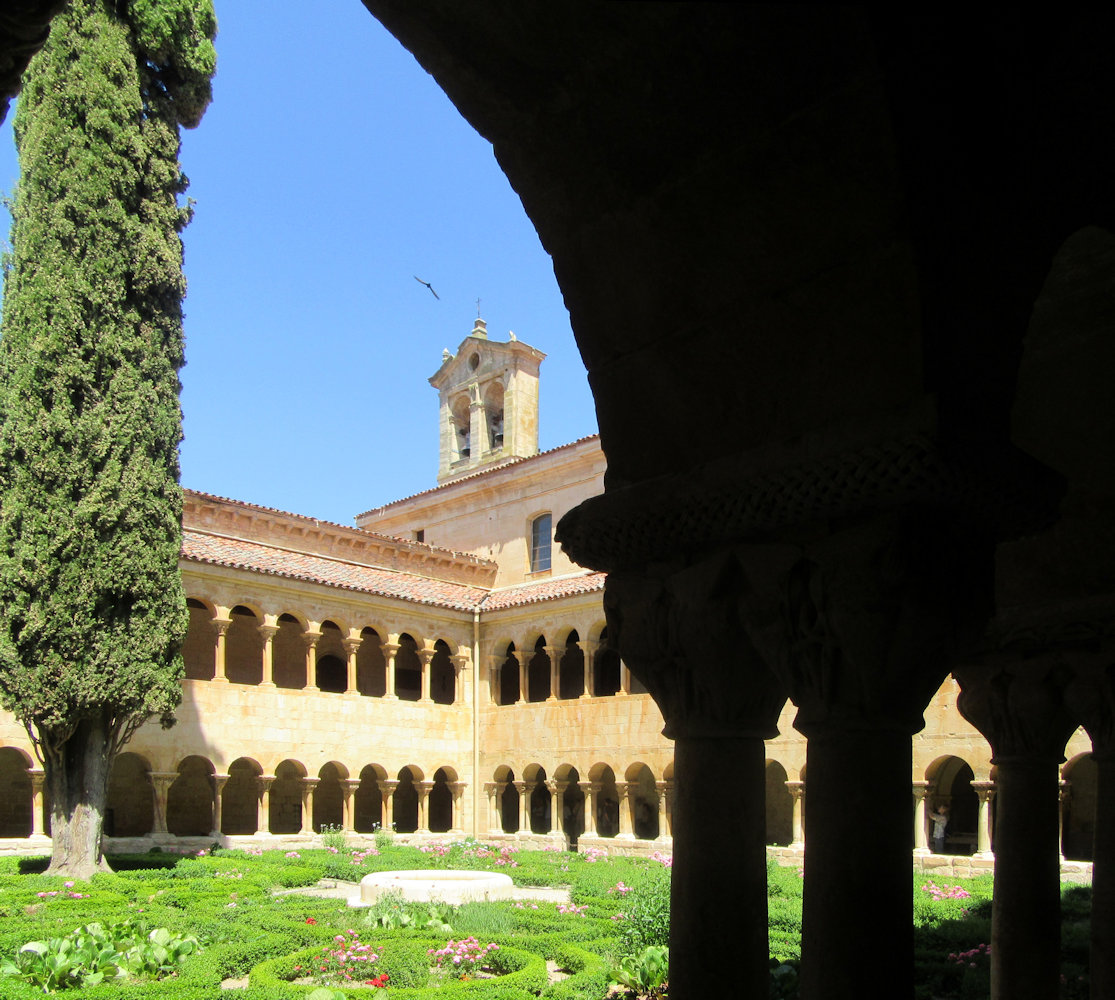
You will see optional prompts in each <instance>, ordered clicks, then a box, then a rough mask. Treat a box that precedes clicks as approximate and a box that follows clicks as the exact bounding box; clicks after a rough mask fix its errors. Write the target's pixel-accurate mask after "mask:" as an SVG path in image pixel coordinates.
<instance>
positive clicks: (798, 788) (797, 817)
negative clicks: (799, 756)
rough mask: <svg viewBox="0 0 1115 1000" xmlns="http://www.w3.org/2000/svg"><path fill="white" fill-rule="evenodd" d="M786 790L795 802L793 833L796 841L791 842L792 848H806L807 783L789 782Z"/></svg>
mask: <svg viewBox="0 0 1115 1000" xmlns="http://www.w3.org/2000/svg"><path fill="white" fill-rule="evenodd" d="M786 788H787V789H788V790H789V792H790V798H792V799H793V800H794V813H793V832H794V839H793V841H792V842H791V844H790V846H791V847H804V846H805V823H804V822H803V821H802V811H803V807H804V805H805V782H804V781H787V782H786Z"/></svg>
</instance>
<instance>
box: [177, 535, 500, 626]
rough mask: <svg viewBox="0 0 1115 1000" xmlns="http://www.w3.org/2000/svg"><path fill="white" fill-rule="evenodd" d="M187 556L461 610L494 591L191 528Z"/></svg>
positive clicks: (184, 553) (184, 550)
mask: <svg viewBox="0 0 1115 1000" xmlns="http://www.w3.org/2000/svg"><path fill="white" fill-rule="evenodd" d="M182 558H183V559H185V560H186V561H187V562H200V563H209V564H210V565H214V566H229V567H232V568H234V569H244V570H249V571H251V572H255V573H264V574H266V575H268V576H284V577H289V578H290V579H294V580H307V581H309V582H311V583H320V584H324V585H325V586H327V587H340V588H341V589H343V590H358V591H362V592H363V593H367V594H376V595H378V596H381V597H396V598H399V599H400V600H404V601H414V602H416V603H418V604H433V605H437V606H439V607H443V608H453V609H455V610H458V611H474V610H475V609H476V607H477V605H478V604H479V603H480V602H481V601H482V600H483V599H484V597H485V595H486V594H487V593H488V591H487V590H485V589H482V588H480V587H466V586H463V585H461V584H456V583H445V582H443V581H441V580H431V579H429V578H427V577H423V576H418V575H416V574H414V573H400V572H399V571H397V570H389V569H378V568H376V567H373V566H361V565H357V564H355V563H350V562H344V561H343V560H340V559H330V558H328V557H326V556H319V555H311V554H310V553H306V552H296V551H294V550H292V549H283V548H278V547H276V546H272V545H263V544H261V543H259V542H250V541H246V540H243V539H239V538H228V537H225V536H222V535H212V534H207V533H204V532H199V531H191V530H190V529H189V528H186V529H185V530H184V531H183V535H182Z"/></svg>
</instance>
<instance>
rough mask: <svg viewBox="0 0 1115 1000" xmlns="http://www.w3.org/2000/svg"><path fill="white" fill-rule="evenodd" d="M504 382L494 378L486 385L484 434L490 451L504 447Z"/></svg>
mask: <svg viewBox="0 0 1115 1000" xmlns="http://www.w3.org/2000/svg"><path fill="white" fill-rule="evenodd" d="M503 396H504V392H503V383H502V382H501V381H500V380H499V379H498V378H497V379H492V381H491V382H489V383H488V384H487V385H486V386H485V387H484V435H485V441H484V444H485V447H486V448H487V450H488V451H498V450H499V449H500V448H502V447H503Z"/></svg>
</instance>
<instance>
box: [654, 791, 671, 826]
mask: <svg viewBox="0 0 1115 1000" xmlns="http://www.w3.org/2000/svg"><path fill="white" fill-rule="evenodd" d="M669 784H670V783H669V782H668V781H656V782H655V783H654V789H655V791H656V792H657V793H658V794H657V795H656V796H655V797H654V808H655V810H656V811H657V813H658V839H659V840H661V839H662V838H663V837H669V836H670V835H671V834H670V823H669V820H668V819H667V805H668V803H667V801H666V787H667V786H668V785H669Z"/></svg>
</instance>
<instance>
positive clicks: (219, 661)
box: [213, 618, 232, 684]
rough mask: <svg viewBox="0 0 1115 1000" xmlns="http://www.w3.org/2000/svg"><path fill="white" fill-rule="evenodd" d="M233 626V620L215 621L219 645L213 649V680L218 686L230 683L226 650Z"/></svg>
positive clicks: (222, 619)
mask: <svg viewBox="0 0 1115 1000" xmlns="http://www.w3.org/2000/svg"><path fill="white" fill-rule="evenodd" d="M231 625H232V619H231V618H214V619H213V627H214V628H215V629H216V630H217V644H216V646H215V647H214V649H213V680H214V681H216V682H217V683H218V684H227V683H228V676H227V675H226V673H225V648H226V636H227V635H228V630H229V627H230V626H231Z"/></svg>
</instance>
